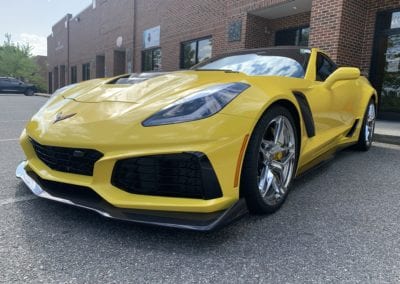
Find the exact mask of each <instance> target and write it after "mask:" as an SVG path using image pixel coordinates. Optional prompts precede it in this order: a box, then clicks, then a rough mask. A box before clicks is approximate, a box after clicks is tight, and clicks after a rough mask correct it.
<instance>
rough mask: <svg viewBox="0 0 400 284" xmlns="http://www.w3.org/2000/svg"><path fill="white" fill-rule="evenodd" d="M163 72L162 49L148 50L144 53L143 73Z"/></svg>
mask: <svg viewBox="0 0 400 284" xmlns="http://www.w3.org/2000/svg"><path fill="white" fill-rule="evenodd" d="M160 70H161V48H154V49H148V50H145V51H143V52H142V71H160Z"/></svg>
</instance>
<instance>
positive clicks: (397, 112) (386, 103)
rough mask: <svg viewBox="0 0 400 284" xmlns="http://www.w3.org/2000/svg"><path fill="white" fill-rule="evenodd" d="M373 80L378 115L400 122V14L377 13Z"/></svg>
mask: <svg viewBox="0 0 400 284" xmlns="http://www.w3.org/2000/svg"><path fill="white" fill-rule="evenodd" d="M370 70H371V71H370V79H371V82H372V84H373V85H374V87H375V88H376V89H377V91H378V94H379V116H380V118H383V119H390V120H400V11H384V12H379V13H378V14H377V21H376V31H375V42H374V51H373V58H372V62H371V69H370Z"/></svg>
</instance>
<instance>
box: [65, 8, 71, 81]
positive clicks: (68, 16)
mask: <svg viewBox="0 0 400 284" xmlns="http://www.w3.org/2000/svg"><path fill="white" fill-rule="evenodd" d="M70 18H71V17H70V15H69V14H68V15H67V68H66V69H67V70H65V72H67V82H66V84H65V85H68V84H70V83H71V82H70V80H69V79H70V78H69V20H70Z"/></svg>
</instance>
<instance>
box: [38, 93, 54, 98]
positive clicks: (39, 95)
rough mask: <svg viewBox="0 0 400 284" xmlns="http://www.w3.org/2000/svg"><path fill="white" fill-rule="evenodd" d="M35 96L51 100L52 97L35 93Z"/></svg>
mask: <svg viewBox="0 0 400 284" xmlns="http://www.w3.org/2000/svg"><path fill="white" fill-rule="evenodd" d="M35 96H38V97H45V98H50V97H51V95H49V94H44V93H35Z"/></svg>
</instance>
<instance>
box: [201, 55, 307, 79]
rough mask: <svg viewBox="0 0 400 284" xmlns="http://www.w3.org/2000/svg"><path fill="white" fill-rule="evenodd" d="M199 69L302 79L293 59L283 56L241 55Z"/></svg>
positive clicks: (299, 66) (300, 67)
mask: <svg viewBox="0 0 400 284" xmlns="http://www.w3.org/2000/svg"><path fill="white" fill-rule="evenodd" d="M199 69H203V70H204V69H214V70H215V69H217V70H231V71H238V72H243V73H245V74H247V75H250V76H283V77H295V78H303V77H304V75H305V74H304V73H305V71H304V68H303V67H302V66H301V64H300V63H299V62H297V61H296V60H294V59H291V58H288V57H284V56H269V55H258V54H254V53H252V54H242V55H234V56H228V57H225V58H222V59H219V60H216V61H214V62H211V63H209V64H206V65H204V66H201V67H200V68H199Z"/></svg>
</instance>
